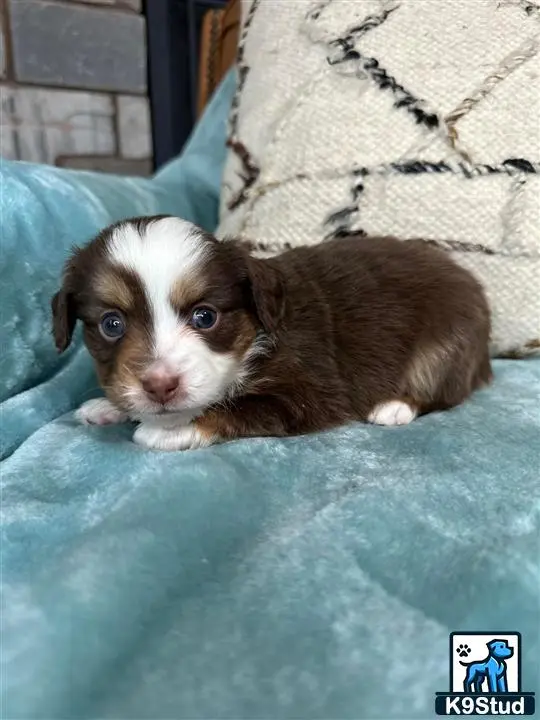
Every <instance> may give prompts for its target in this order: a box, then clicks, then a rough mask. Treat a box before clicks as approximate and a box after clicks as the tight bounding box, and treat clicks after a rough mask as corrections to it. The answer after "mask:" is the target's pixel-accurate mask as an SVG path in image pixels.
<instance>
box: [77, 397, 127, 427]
mask: <svg viewBox="0 0 540 720" xmlns="http://www.w3.org/2000/svg"><path fill="white" fill-rule="evenodd" d="M127 419H128V416H127V415H126V414H125V413H124V412H122V411H121V410H119V409H118V408H117V407H116V406H115V405H113V404H112V402H110V400H107V398H95V399H94V400H88V402H85V403H83V404H82V405H81V407H80V408H79V409H78V410H77V411H76V412H75V420H77V422H80V423H81V425H117V424H118V423H123V422H126V421H127Z"/></svg>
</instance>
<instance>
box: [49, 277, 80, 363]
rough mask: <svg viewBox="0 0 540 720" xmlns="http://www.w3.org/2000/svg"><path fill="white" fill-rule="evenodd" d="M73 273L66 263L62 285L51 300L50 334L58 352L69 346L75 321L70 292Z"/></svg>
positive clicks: (74, 307) (72, 298) (72, 299)
mask: <svg viewBox="0 0 540 720" xmlns="http://www.w3.org/2000/svg"><path fill="white" fill-rule="evenodd" d="M73 273H74V269H73V266H72V264H71V263H68V264H67V265H66V270H65V273H64V281H63V284H62V287H61V288H60V290H59V291H58V292H57V293H56V295H55V296H54V297H53V299H52V300H51V310H52V319H53V322H52V334H53V337H54V342H55V345H56V348H57V350H58V352H64V350H66V348H67V347H68V346H69V344H70V342H71V338H72V337H73V331H74V330H75V324H76V322H77V312H76V306H75V297H74V295H73V292H72V280H73Z"/></svg>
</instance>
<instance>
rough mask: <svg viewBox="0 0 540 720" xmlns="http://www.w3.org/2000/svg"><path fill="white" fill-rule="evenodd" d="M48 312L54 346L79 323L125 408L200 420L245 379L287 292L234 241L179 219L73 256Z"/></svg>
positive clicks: (141, 226)
mask: <svg viewBox="0 0 540 720" xmlns="http://www.w3.org/2000/svg"><path fill="white" fill-rule="evenodd" d="M52 307H53V329H54V335H55V340H56V344H57V347H58V349H59V350H61V351H62V350H64V349H65V348H66V347H67V346H68V345H69V342H70V340H71V336H72V333H73V329H74V326H75V323H76V320H77V319H79V320H81V321H82V322H83V324H84V338H85V343H86V345H87V347H88V349H89V351H90V353H91V354H92V356H93V358H94V360H95V363H96V368H97V372H98V376H99V379H100V382H101V384H102V386H103V388H104V390H105V392H106V394H107V396H108V397H109V399H110V400H111V401H112V402H113V403H114V404H115V405H117V406H118V407H119V408H121V409H122V410H124V411H126V412H128V413H129V414H130V415H131V416H132V417H143V416H147V415H155V414H164V413H172V412H182V411H190V412H194V413H197V412H200V411H202V410H203V409H204V408H206V407H208V406H209V405H212V404H213V403H216V402H219V401H221V400H223V399H224V398H225V397H227V396H228V395H230V394H231V393H232V392H233V391H234V389H235V388H236V387H238V386H239V384H240V383H241V382H242V379H243V378H244V377H245V375H246V373H247V372H248V370H249V363H250V361H251V360H252V359H253V357H254V356H255V355H256V354H257V353H258V351H260V349H261V348H262V347H263V346H264V344H265V343H264V338H265V337H266V336H267V335H268V334H271V333H272V332H273V331H274V330H275V324H276V323H277V322H278V321H279V316H280V313H281V286H280V281H279V278H277V277H276V276H274V275H273V274H272V272H271V271H270V270H268V271H267V269H266V268H265V267H264V266H263V264H262V263H261V261H257V260H255V259H253V258H251V257H249V255H247V253H246V252H245V251H243V249H242V248H241V247H240V246H239V245H237V244H235V243H228V242H227V243H219V242H218V241H216V240H215V238H213V237H212V236H210V235H208V234H206V233H204V232H203V231H202V230H200V229H199V228H197V227H195V226H194V225H191V224H190V223H187V222H185V221H183V220H180V219H178V218H173V217H158V218H141V219H135V220H130V221H126V222H123V223H119V224H117V225H115V226H112V227H110V228H107V229H106V230H104V231H103V232H102V233H101V234H100V235H99V236H98V237H97V238H95V239H94V240H93V241H92V242H91V243H90V244H89V245H88V246H86V247H85V248H82V249H80V250H77V251H76V252H75V253H74V255H73V257H72V258H71V259H70V261H69V262H68V264H67V265H66V270H65V275H64V283H63V286H62V288H61V290H60V291H59V292H58V293H57V294H56V295H55V297H54V298H53V303H52Z"/></svg>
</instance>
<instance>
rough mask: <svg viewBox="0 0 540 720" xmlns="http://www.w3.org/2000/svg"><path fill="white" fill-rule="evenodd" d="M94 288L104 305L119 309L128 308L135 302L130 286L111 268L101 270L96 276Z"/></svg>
mask: <svg viewBox="0 0 540 720" xmlns="http://www.w3.org/2000/svg"><path fill="white" fill-rule="evenodd" d="M95 288H96V293H97V294H98V295H99V297H100V300H101V301H102V302H103V303H104V304H105V305H110V306H111V307H115V308H118V309H119V310H129V309H130V308H131V307H133V305H134V304H135V298H134V296H133V292H132V291H131V288H130V287H129V285H128V284H127V282H126V281H125V280H124V278H122V277H121V275H119V274H117V273H115V272H114V271H113V270H106V271H105V272H101V273H100V274H99V275H98V276H97V279H96V286H95Z"/></svg>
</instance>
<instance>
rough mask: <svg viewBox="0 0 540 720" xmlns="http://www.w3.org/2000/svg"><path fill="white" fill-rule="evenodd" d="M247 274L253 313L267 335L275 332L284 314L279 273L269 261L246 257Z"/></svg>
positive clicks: (282, 286)
mask: <svg viewBox="0 0 540 720" xmlns="http://www.w3.org/2000/svg"><path fill="white" fill-rule="evenodd" d="M247 272H248V278H249V283H250V286H251V296H252V298H253V304H254V306H255V311H256V313H257V316H258V318H259V320H260V321H261V324H262V326H263V328H264V329H265V330H266V332H268V333H273V332H275V331H276V330H277V328H278V325H279V323H280V322H281V320H282V318H283V315H284V312H285V288H284V281H283V278H282V276H281V273H280V272H279V270H278V269H277V268H275V267H274V265H273V263H272V262H271V261H270V260H260V259H258V258H254V257H251V256H249V255H248V257H247Z"/></svg>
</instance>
